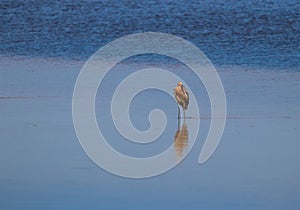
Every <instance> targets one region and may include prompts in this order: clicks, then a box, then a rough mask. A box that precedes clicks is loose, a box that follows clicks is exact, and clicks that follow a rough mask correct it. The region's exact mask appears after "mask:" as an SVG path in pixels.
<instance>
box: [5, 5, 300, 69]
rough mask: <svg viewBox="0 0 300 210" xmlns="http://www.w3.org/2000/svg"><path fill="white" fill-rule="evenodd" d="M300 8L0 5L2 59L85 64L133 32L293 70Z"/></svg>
mask: <svg viewBox="0 0 300 210" xmlns="http://www.w3.org/2000/svg"><path fill="white" fill-rule="evenodd" d="M299 14H300V4H299V1H297V0H289V1H285V0H277V1H276V0H273V1H271V0H268V1H259V0H255V1H246V0H242V1H234V0H230V1H226V2H224V1H221V0H216V1H208V0H205V1H197V0H192V1H188V2H186V1H182V0H181V1H171V0H166V1H159V0H147V1H116V0H113V1H110V0H104V1H75V2H73V1H70V0H67V1H62V2H61V1H47V0H41V1H21V0H20V1H1V2H0V23H1V24H0V50H1V54H2V55H26V56H35V57H64V58H75V59H86V58H88V57H90V56H91V55H92V54H93V53H94V52H95V51H96V50H98V49H99V48H100V47H101V46H103V45H105V44H106V43H108V42H110V41H112V40H114V39H116V38H120V37H122V36H124V35H128V34H132V33H138V32H147V31H154V32H165V33H171V34H174V35H178V36H180V37H182V38H184V39H187V40H188V41H190V42H192V43H194V44H195V45H196V46H198V47H199V48H200V49H201V50H202V51H203V52H204V53H205V54H206V55H207V56H208V57H209V58H210V59H211V60H212V62H213V63H215V64H220V65H247V66H260V67H273V68H279V69H283V68H284V69H299V66H300V59H299V58H300V15H299Z"/></svg>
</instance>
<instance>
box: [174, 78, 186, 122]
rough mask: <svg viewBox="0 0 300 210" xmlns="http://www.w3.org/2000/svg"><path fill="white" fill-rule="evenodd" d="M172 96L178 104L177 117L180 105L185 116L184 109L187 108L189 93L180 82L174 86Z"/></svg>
mask: <svg viewBox="0 0 300 210" xmlns="http://www.w3.org/2000/svg"><path fill="white" fill-rule="evenodd" d="M174 96H175V99H176V101H177V104H178V119H179V118H180V107H179V106H181V107H182V110H183V114H184V117H185V110H187V109H188V105H189V93H188V91H187V89H186V88H185V87H184V86H183V84H182V82H178V84H177V86H176V87H175V88H174Z"/></svg>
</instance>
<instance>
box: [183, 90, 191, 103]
mask: <svg viewBox="0 0 300 210" xmlns="http://www.w3.org/2000/svg"><path fill="white" fill-rule="evenodd" d="M183 91H184V93H185V94H186V96H187V97H186V103H187V105H189V101H190V96H189V92H188V91H187V89H186V88H185V87H183Z"/></svg>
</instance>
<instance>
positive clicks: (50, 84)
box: [0, 58, 300, 209]
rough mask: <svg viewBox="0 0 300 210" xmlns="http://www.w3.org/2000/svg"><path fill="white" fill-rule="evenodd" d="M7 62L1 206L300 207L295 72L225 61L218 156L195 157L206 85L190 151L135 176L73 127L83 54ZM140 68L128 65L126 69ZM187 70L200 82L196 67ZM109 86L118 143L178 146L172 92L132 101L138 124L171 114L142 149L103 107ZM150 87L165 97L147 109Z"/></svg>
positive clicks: (204, 127) (203, 129) (143, 151)
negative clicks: (95, 154)
mask: <svg viewBox="0 0 300 210" xmlns="http://www.w3.org/2000/svg"><path fill="white" fill-rule="evenodd" d="M1 64H3V65H1V69H0V74H1V83H0V87H1V88H0V91H1V93H0V94H1V96H5V97H1V99H0V110H1V120H0V125H1V126H0V127H1V141H0V157H1V158H0V165H1V175H0V185H1V188H0V195H1V196H0V207H1V208H3V209H18V208H22V209H24V208H28V209H41V208H42V209H53V208H55V209H57V208H59V209H65V208H74V209H82V208H90V209H98V208H104V209H107V208H108V209H120V208H123V209H132V208H143V209H183V208H188V209H199V208H200V209H201V208H204V209H224V208H225V209H241V208H242V209H283V208H284V209H296V208H298V207H299V205H300V203H299V199H298V198H299V195H300V191H299V189H300V188H299V183H300V180H299V177H300V176H299V175H300V170H299V167H298V166H299V160H300V158H299V152H298V148H299V141H298V138H299V119H300V115H299V113H300V112H299V107H300V101H299V94H298V91H297V90H299V79H300V75H299V73H297V72H294V71H292V72H281V73H279V72H272V71H260V70H259V69H252V70H250V71H245V70H243V69H241V68H240V67H235V68H226V67H217V69H218V71H219V73H220V76H221V78H222V80H223V83H224V88H225V91H226V94H227V102H228V120H227V124H226V129H225V131H224V135H223V137H222V140H221V143H220V145H219V147H218V148H217V150H216V152H215V153H214V155H213V156H212V157H211V158H210V159H209V160H208V162H206V163H205V164H204V165H199V164H198V162H197V160H198V156H199V152H200V149H201V147H202V144H203V142H204V139H205V137H206V135H207V131H208V126H209V108H207V105H209V103H208V102H207V101H206V102H205V100H204V99H205V93H204V92H202V91H195V94H196V95H197V97H200V98H201V99H202V100H201V103H200V109H201V110H202V111H201V116H203V119H201V125H200V133H199V136H198V138H197V140H196V143H195V146H194V147H193V149H192V151H191V152H190V153H189V154H188V156H187V157H186V159H184V160H183V161H182V162H181V163H180V164H179V165H178V166H176V167H175V168H174V169H173V170H171V171H169V172H168V173H165V174H163V175H160V176H157V177H153V178H150V179H141V180H133V179H127V178H120V177H117V176H115V175H112V174H110V173H108V172H106V171H104V170H103V169H101V168H99V167H98V166H97V165H95V164H94V163H93V162H92V161H91V160H90V159H89V158H88V157H87V156H86V154H85V153H84V151H83V150H82V148H81V146H80V144H79V141H78V139H77V137H76V135H75V131H74V128H73V124H72V113H71V99H72V91H73V87H74V84H75V80H76V77H77V74H78V73H79V70H80V69H81V67H82V64H83V62H81V61H78V62H75V61H68V60H65V61H64V60H40V59H25V60H20V59H19V60H18V59H12V58H2V59H1ZM134 68H136V65H133V66H122V69H123V70H124V69H125V70H124V71H125V72H130V71H132V70H131V69H134ZM126 69H127V70H126ZM172 69H173V70H174V68H172ZM116 71H117V69H116ZM120 75H121V76H120V77H122V74H120ZM115 76H116V75H114V73H113V72H112V75H111V77H109V76H108V77H107V78H106V79H107V81H106V83H104V84H103V86H104V87H105V86H107V85H108V84H112V85H111V87H114V84H115V83H117V81H118V79H114V78H115ZM184 76H185V77H186V78H187V79H189V80H190V81H191V86H192V87H193V84H194V86H197V84H198V82H197V81H195V79H194V78H193V77H192V75H190V76H188V75H184ZM107 87H108V86H107ZM105 90H106V92H105V93H102V94H101V93H99V94H98V95H97V101H96V104H97V108H96V113H97V120H98V121H99V125H100V126H104V130H105V135H106V136H107V137H108V139H109V143H110V144H111V145H112V146H114V147H115V148H116V149H118V150H120V151H121V152H124V153H126V152H127V153H128V154H130V155H135V156H136V157H141V156H147V155H152V154H157V153H160V152H161V150H163V149H165V148H166V147H168V146H170V145H172V143H173V142H174V137H175V136H176V132H177V119H176V115H177V113H176V111H177V107H176V104H175V102H174V101H172V100H171V98H168V97H165V95H164V94H162V93H160V92H157V91H148V92H144V93H143V94H144V95H143V94H140V95H139V97H137V98H136V99H135V100H134V101H133V103H132V106H133V108H134V109H135V112H133V113H132V120H133V123H134V124H135V125H136V126H137V127H138V128H140V129H145V128H147V126H148V123H147V117H148V110H150V109H152V108H153V107H154V105H156V104H158V107H160V106H161V108H162V109H163V110H164V111H165V112H166V114H167V116H168V120H169V124H168V127H167V129H166V132H165V133H164V135H163V136H162V137H161V138H160V139H159V140H157V141H156V142H154V143H153V145H148V146H150V147H147V146H143V147H141V148H140V147H137V145H135V146H133V147H132V144H129V142H127V141H124V139H122V137H121V136H120V135H118V134H117V133H116V131H115V130H114V128H113V127H112V126H113V125H112V124H111V123H109V122H111V118H110V116H109V113H108V112H106V110H105V109H106V108H105V106H106V105H107V103H109V100H107V98H109V97H110V95H111V94H112V92H113V88H106V89H105ZM258 93H260V94H258ZM149 95H151V96H152V97H154V98H156V97H157V98H159V103H155V104H151V103H149V105H148V106H146V109H143V108H142V107H143V102H145V100H146V99H147V97H146V96H149ZM98 105H99V107H98ZM102 107H104V109H102ZM208 107H209V106H208ZM155 108H157V107H156V106H155ZM187 114H188V113H187ZM101 122H105V123H101ZM160 145H162V147H160ZM175 146H176V145H175ZM175 146H174V156H175V155H176V154H178V151H179V150H180V145H179V146H178V145H177V146H178V147H177V148H176V147H175ZM182 147H184V145H183V146H182ZM183 149H184V148H183ZM175 157H176V156H175Z"/></svg>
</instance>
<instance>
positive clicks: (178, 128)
mask: <svg viewBox="0 0 300 210" xmlns="http://www.w3.org/2000/svg"><path fill="white" fill-rule="evenodd" d="M179 130H180V118H179V117H178V121H177V131H179Z"/></svg>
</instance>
